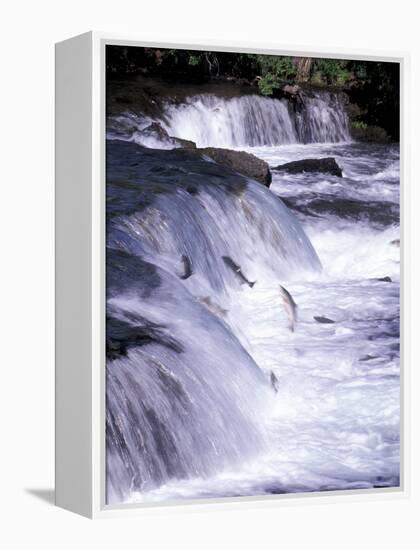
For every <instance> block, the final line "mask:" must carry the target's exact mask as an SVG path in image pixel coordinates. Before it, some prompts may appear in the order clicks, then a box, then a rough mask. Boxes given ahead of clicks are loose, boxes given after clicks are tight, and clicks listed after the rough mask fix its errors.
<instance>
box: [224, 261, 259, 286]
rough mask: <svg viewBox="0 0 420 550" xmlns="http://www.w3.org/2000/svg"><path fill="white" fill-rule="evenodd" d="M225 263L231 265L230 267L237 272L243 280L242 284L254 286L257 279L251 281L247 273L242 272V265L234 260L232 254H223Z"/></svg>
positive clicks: (238, 276)
mask: <svg viewBox="0 0 420 550" xmlns="http://www.w3.org/2000/svg"><path fill="white" fill-rule="evenodd" d="M222 258H223V261H224V262H225V264H226V265H227V266H228V267H230V269H231V270H232V271H233V272H234V273H236V276H237V278H238V279H239V280H240V281H241V284H243V283H246V284H247V285H248V286H249V287H250V288H252V287H253V286H254V285H255V283H256V282H257V281H254V282H252V281H249V280H248V279H247V278H246V277H245V275H244V274H243V273H242V270H241V267H240V266H239V265H238V264H235V262H234V261H233V260H232V258H231V257H230V256H222Z"/></svg>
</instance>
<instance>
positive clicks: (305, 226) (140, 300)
mask: <svg viewBox="0 0 420 550" xmlns="http://www.w3.org/2000/svg"><path fill="white" fill-rule="evenodd" d="M252 97H253V96H245V98H236V99H235V98H234V99H230V100H223V101H222V100H219V99H217V98H214V97H213V96H210V98H209V97H207V96H194V97H193V98H190V100H189V101H187V102H186V103H185V104H180V105H176V104H174V103H172V104H168V105H167V107H166V113H165V122H164V124H165V127H166V129H167V130H168V133H170V135H175V136H178V137H182V138H186V139H193V140H194V141H196V142H197V144H198V145H218V146H235V147H240V148H241V149H245V147H244V145H246V146H247V147H246V150H248V151H250V152H252V153H253V154H255V155H257V156H258V157H260V158H263V159H264V160H267V161H268V162H269V164H270V166H277V165H279V164H282V163H285V162H288V161H291V160H297V159H300V158H321V157H326V156H334V157H335V158H336V160H337V162H338V164H339V165H340V166H341V168H342V169H343V174H344V177H343V178H337V177H335V176H330V175H327V174H299V175H293V176H292V175H288V174H286V173H282V172H276V171H273V183H272V185H271V189H270V191H268V190H267V189H266V188H264V187H263V186H261V185H260V184H257V183H255V182H252V181H248V182H247V183H246V184H244V182H243V181H242V179H241V178H239V179H235V178H233V179H232V181H231V179H230V178H232V176H230V175H227V174H225V173H223V168H221V167H218V166H217V165H215V166H212V165H210V164H209V163H203V161H202V160H189V161H185V162H184V161H182V163H180V162H179V161H177V160H176V157H175V156H174V157H173V158H172V157H171V158H169V157H163V156H162V157H161V158H159V159H157V158H155V157H154V156H153V155H155V154H156V153H154V152H153V151H152V152H150V155H149V156H147V154H146V153H144V152H142V153H141V162H140V163H139V166H146V165H147V163H150V166H151V168H150V171H149V172H147V171H145V172H144V174H143V173H141V175H140V176H139V175H138V172H133V173H135V179H134V180H133V177H134V176H133V177H132V176H130V172H128V176H127V174H126V173H125V172H124V174H123V176H121V178H120V180H119V179H118V177H117V176H118V174H117V176H115V180H116V181H117V183H116V184H115V188H116V191H115V193H114V191H113V188H112V186H111V187H109V188H108V199H109V207H108V208H109V211H110V212H112V220H111V219H109V223H108V246H109V248H110V250H111V251H112V254H116V256H115V257H114V256H112V254H111V255H110V258H111V263H112V262H114V263H112V266H111V267H110V268H109V271H108V281H110V284H111V286H110V289H111V290H110V293H109V296H108V307H109V313H110V314H111V315H112V316H113V318H114V321H115V320H116V321H118V322H121V323H125V324H126V325H129V326H130V327H132V326H134V327H136V328H137V329H138V328H139V327H140V328H141V329H142V330H143V329H145V330H146V329H147V330H146V332H147V337H148V338H150V343H148V345H147V346H140V347H133V348H132V349H129V351H128V353H127V356H126V357H119V358H117V359H114V360H112V361H110V363H109V366H108V376H109V382H108V385H107V392H108V404H109V406H108V413H109V414H110V415H111V416H112V418H109V419H108V422H109V426H110V428H109V429H108V434H109V435H110V439H109V443H108V453H107V456H108V474H109V476H108V502H120V501H124V502H139V501H142V502H143V501H159V500H168V499H179V498H208V497H215V496H217V497H221V496H234V495H259V494H273V493H284V492H302V491H323V490H328V489H337V490H338V489H352V488H371V487H378V486H396V485H398V484H399V456H400V455H399V453H400V447H399V395H400V393H399V391H400V387H399V269H400V266H399V152H398V149H397V148H396V147H395V146H372V145H360V144H349V143H338V144H327V143H322V144H311V145H301V144H299V143H295V142H297V141H308V139H307V138H308V135H309V134H308V133H306V134H305V132H308V128H309V131H310V132H311V134H310V135H311V136H312V138H314V136H316V137H317V139H313V141H345V140H346V139H347V138H348V128H347V126H346V124H347V122H346V119H343V118H342V113H341V111H340V110H339V109H338V108H337V105H336V104H335V105H334V101H333V100H331V102H332V103H326V100H325V98H317V97H315V98H313V99H314V101H313V103H312V105H311V106H310V107H307V112H306V115H305V117H306V118H305V121H304V122H303V121H302V120H301V119H299V117H297V118H296V119H294V118H293V117H292V118H290V110H289V109H288V108H287V107H286V105H285V104H284V102H282V101H278V102H273V100H266V98H258V100H255V99H252ZM320 101H322V102H323V103H322V104H321V103H320ZM267 102H269V103H267ZM327 107H328V108H327ZM317 109H318V110H317ZM319 109H324V114H323V113H322V112H320V111H319ZM328 109H330V111H331V112H329V111H328ZM308 113H309V114H308ZM311 113H312V115H313V118H312V119H311V116H312V115H311ZM265 117H268V118H265ZM288 117H289V118H288ZM311 120H312V122H311ZM343 120H344V122H343ZM227 121H229V123H227ZM308 121H309V122H308ZM261 122H263V123H264V124H260V123H261ZM133 123H134V130H133V129H131V130H129V124H131V125H132V124H133ZM119 124H120V125H119ZM148 124H150V120H145V119H144V117H143V118H142V117H138V116H137V115H133V116H128V117H125V115H124V117H123V118H122V119H121V120H119V121H115V120H114V127H113V128H110V129H109V131H108V137H118V139H123V140H126V141H136V139H135V137H133V136H135V135H137V134H136V132H140V131H141V129H142V128H144V127H146V126H147V125H148ZM326 128H327V130H326ZM138 135H140V134H138ZM305 136H306V137H305ZM275 143H283V144H286V145H282V146H278V145H276V146H274V145H273V144H275ZM126 145H127V144H126ZM143 145H144V144H143ZM161 148H164V147H161ZM121 151H122V150H121ZM124 154H125V153H121V155H120V156H121V158H124V157H123V155H124ZM130 154H131V153H130ZM164 154H165V155H167V154H168V152H165V153H164ZM162 155H163V154H162ZM117 156H118V155H117ZM118 158H120V157H118ZM127 158H128V157H127ZM130 158H131V157H130ZM150 159H151V160H150ZM165 163H166V164H165ZM200 163H201V164H200ZM111 164H112V163H111ZM134 164H136V163H133V165H134ZM129 165H130V166H131V163H130V164H129ZM109 166H110V165H109ZM147 166H148V165H147ZM133 170H137V168H136V169H133ZM145 170H146V168H145ZM154 177H156V178H157V179H156V180H153V184H151V183H150V178H152V179H153V178H154ZM139 178H140V179H139ZM165 178H166V179H165ZM276 195H277V196H276ZM278 196H279V197H281V198H282V199H284V201H285V203H286V205H288V206H289V207H290V208H291V209H292V211H293V213H291V212H290V211H289V210H288V209H287V207H286V206H285V205H284V204H283V202H282V201H280V200H278ZM139 197H140V198H139ZM124 201H126V202H124ZM136 201H137V202H136ZM121 204H122V205H124V204H126V205H129V208H125V207H124V208H123V207H122V206H121ZM299 222H300V223H299ZM308 237H309V239H308ZM184 256H186V257H187V258H189V261H190V262H192V266H193V271H194V274H193V275H192V276H188V277H185V278H183V269H184V268H185V266H183V263H182V258H183V257H184ZM223 256H225V257H230V258H232V259H233V260H234V261H235V262H236V263H237V264H238V266H240V267H241V269H242V272H243V273H244V274H245V275H246V277H247V278H248V280H249V281H253V282H254V281H256V283H255V285H254V286H253V287H252V288H250V287H249V286H247V285H246V284H242V285H241V284H240V281H239V280H238V275H237V274H235V272H234V270H232V269H229V266H228V265H226V263H225V262H224V261H223ZM139 258H141V260H139ZM318 258H319V259H318ZM114 260H115V261H114ZM130 262H131V263H130ZM136 262H137V263H136ZM321 264H322V266H323V270H322V271H321V270H320V265H321ZM380 279H383V280H380ZM389 279H391V281H390V280H389ZM242 282H243V281H242ZM280 284H281V285H283V286H285V287H286V288H287V290H288V291H289V292H290V293H291V295H292V296H293V299H294V301H295V302H296V304H297V306H298V323H297V326H296V329H295V331H294V332H290V330H289V328H288V325H289V322H288V317H287V312H286V310H285V307H284V303H283V301H282V298H281V294H280V289H279V285H280ZM315 317H318V318H321V319H324V322H319V321H317V320H316V319H315ZM325 319H328V320H330V321H332V322H325ZM272 373H274V375H275V377H276V378H277V380H278V391H277V393H274V391H273V390H272V389H270V379H271V376H272Z"/></svg>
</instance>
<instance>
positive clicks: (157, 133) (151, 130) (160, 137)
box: [139, 122, 197, 149]
mask: <svg viewBox="0 0 420 550" xmlns="http://www.w3.org/2000/svg"><path fill="white" fill-rule="evenodd" d="M139 133H140V134H141V135H142V136H143V137H146V138H154V139H156V140H157V141H161V142H162V143H165V144H167V145H173V146H174V147H182V148H183V149H195V148H196V147H197V146H196V144H195V143H194V142H193V141H189V140H188V139H181V138H177V137H173V136H170V135H169V134H168V132H167V131H166V130H165V129H164V128H163V127H162V126H161V124H159V122H152V124H149V126H147V127H146V128H143V130H141V131H140V132H139Z"/></svg>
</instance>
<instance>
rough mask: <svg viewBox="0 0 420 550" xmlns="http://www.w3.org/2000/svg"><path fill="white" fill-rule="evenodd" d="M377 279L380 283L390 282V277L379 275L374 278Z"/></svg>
mask: <svg viewBox="0 0 420 550" xmlns="http://www.w3.org/2000/svg"><path fill="white" fill-rule="evenodd" d="M376 280H377V281H381V282H382V283H392V279H391V277H379V278H378V279H376Z"/></svg>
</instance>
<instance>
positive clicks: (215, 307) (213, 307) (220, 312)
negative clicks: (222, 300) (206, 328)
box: [197, 296, 228, 317]
mask: <svg viewBox="0 0 420 550" xmlns="http://www.w3.org/2000/svg"><path fill="white" fill-rule="evenodd" d="M197 301H198V302H200V303H201V304H203V305H205V306H206V308H207V309H208V310H209V311H211V312H212V313H213V314H214V315H217V316H218V317H225V316H226V314H227V312H228V310H227V309H223V308H222V307H220V306H219V304H216V303H215V302H213V301H212V300H211V298H210V296H204V297H202V298H197Z"/></svg>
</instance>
